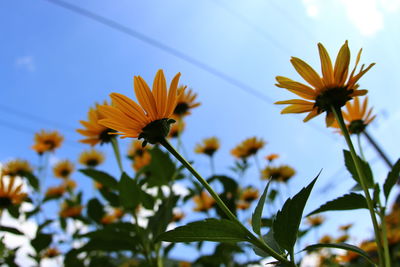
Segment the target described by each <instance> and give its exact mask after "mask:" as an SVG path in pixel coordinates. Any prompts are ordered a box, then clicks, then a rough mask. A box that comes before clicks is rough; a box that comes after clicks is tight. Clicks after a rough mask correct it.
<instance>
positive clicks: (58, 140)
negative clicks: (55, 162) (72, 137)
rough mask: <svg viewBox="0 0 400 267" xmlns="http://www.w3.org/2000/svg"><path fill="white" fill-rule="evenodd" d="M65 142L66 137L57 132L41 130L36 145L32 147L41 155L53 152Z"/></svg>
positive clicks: (36, 135) (36, 136)
mask: <svg viewBox="0 0 400 267" xmlns="http://www.w3.org/2000/svg"><path fill="white" fill-rule="evenodd" d="M63 140H64V137H63V136H62V135H60V134H59V133H58V132H57V131H45V130H41V131H40V132H38V133H36V134H35V144H34V145H33V146H32V149H33V150H35V151H36V152H37V153H38V154H40V155H41V154H43V153H45V152H47V151H49V152H53V151H54V150H55V149H56V148H59V147H60V146H61V144H62V142H63Z"/></svg>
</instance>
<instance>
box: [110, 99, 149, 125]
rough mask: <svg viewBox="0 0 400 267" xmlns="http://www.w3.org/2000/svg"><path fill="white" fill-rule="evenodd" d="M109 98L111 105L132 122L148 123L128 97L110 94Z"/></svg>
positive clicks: (139, 108) (140, 109)
mask: <svg viewBox="0 0 400 267" xmlns="http://www.w3.org/2000/svg"><path fill="white" fill-rule="evenodd" d="M110 97H111V99H112V100H113V104H115V105H116V107H117V108H118V109H119V110H121V111H122V112H123V113H125V114H126V115H127V116H129V117H130V118H132V119H133V120H135V121H138V122H140V121H145V122H147V121H148V118H147V117H146V115H145V114H144V112H143V109H142V108H141V107H140V106H139V105H138V104H136V103H135V102H134V101H133V100H132V99H130V98H129V97H127V96H124V95H122V94H118V93H112V94H111V95H110Z"/></svg>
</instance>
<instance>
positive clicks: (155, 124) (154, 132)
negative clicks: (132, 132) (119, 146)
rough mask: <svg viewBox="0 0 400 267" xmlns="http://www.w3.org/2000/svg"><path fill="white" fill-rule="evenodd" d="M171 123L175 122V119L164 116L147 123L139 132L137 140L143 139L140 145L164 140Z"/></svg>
mask: <svg viewBox="0 0 400 267" xmlns="http://www.w3.org/2000/svg"><path fill="white" fill-rule="evenodd" d="M172 123H175V120H173V119H168V118H164V119H160V120H155V121H152V122H150V123H149V124H147V125H146V126H145V127H144V128H143V129H142V132H141V133H140V134H139V140H140V139H142V138H143V139H144V141H143V143H142V147H144V146H146V144H147V143H150V144H153V145H154V144H157V143H159V142H161V141H162V140H164V139H165V137H167V135H168V133H169V129H170V128H171V124H172Z"/></svg>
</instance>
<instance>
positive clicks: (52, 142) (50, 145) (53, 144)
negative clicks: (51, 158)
mask: <svg viewBox="0 0 400 267" xmlns="http://www.w3.org/2000/svg"><path fill="white" fill-rule="evenodd" d="M43 143H44V144H45V145H46V146H48V147H49V149H50V150H53V149H54V148H55V147H56V144H55V143H54V141H53V140H45V141H44V142H43Z"/></svg>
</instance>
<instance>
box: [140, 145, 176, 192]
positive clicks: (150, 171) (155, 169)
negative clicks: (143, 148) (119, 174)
mask: <svg viewBox="0 0 400 267" xmlns="http://www.w3.org/2000/svg"><path fill="white" fill-rule="evenodd" d="M150 154H151V162H150V164H149V165H147V166H145V167H144V168H143V169H142V170H143V172H144V173H146V174H147V176H146V181H147V183H148V186H149V187H153V186H161V185H167V184H168V183H169V181H171V179H172V178H173V177H176V176H177V175H178V174H177V173H176V166H175V163H174V162H173V161H172V160H171V158H170V156H169V153H166V152H164V151H162V150H161V149H160V148H158V147H153V149H151V150H150Z"/></svg>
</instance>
